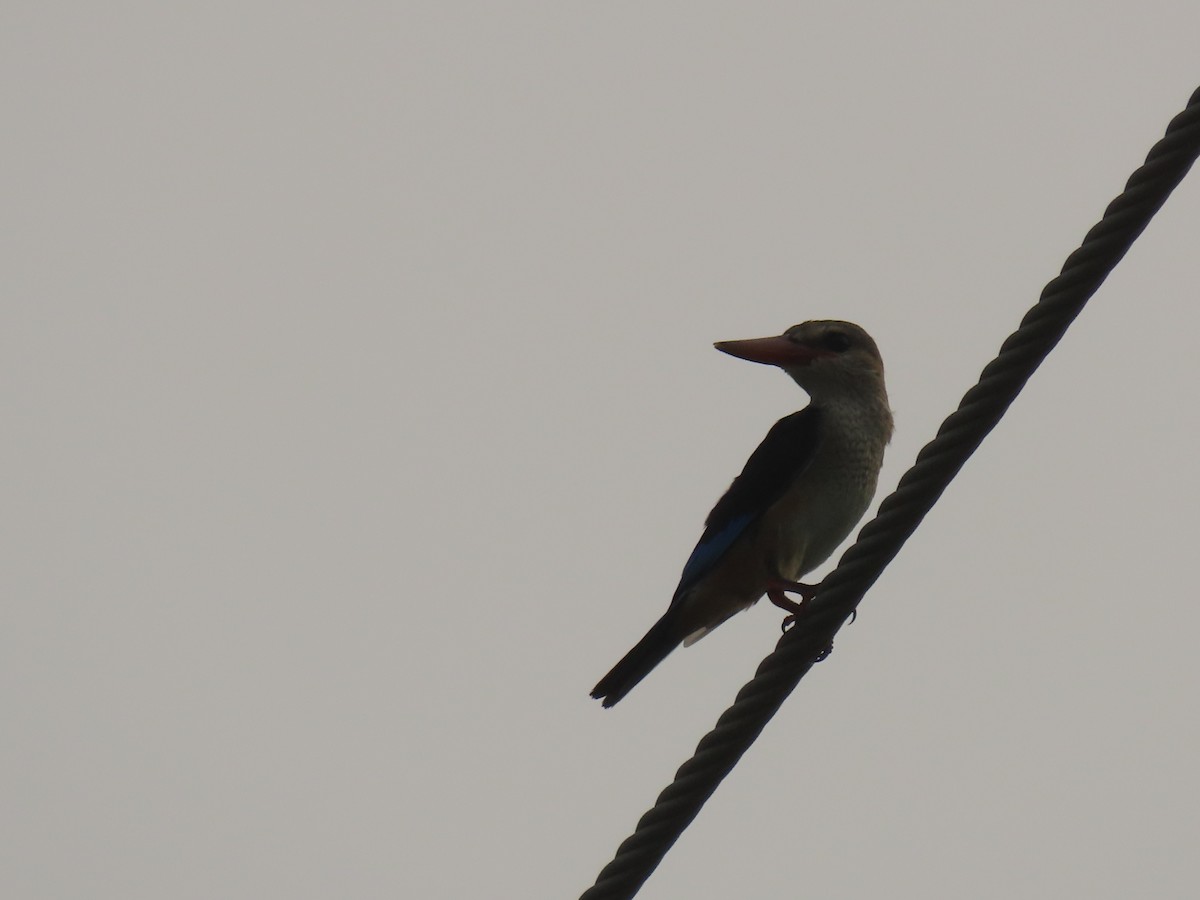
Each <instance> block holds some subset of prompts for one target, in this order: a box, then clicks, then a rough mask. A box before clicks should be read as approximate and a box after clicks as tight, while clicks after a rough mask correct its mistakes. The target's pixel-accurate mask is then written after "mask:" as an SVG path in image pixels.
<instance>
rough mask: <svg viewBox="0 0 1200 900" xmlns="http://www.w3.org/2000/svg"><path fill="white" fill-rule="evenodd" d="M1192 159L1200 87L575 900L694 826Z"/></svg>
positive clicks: (615, 887)
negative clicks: (798, 616) (797, 617)
mask: <svg viewBox="0 0 1200 900" xmlns="http://www.w3.org/2000/svg"><path fill="white" fill-rule="evenodd" d="M1197 155H1200V88H1198V89H1197V90H1196V91H1195V93H1193V94H1192V96H1191V99H1190V100H1189V101H1188V105H1187V108H1186V109H1184V111H1183V112H1181V113H1180V114H1179V115H1177V116H1176V117H1175V118H1174V119H1172V120H1171V124H1170V125H1169V126H1168V127H1167V131H1166V135H1165V136H1164V137H1163V139H1162V140H1160V141H1159V142H1158V143H1157V144H1155V145H1154V147H1153V149H1151V151H1150V153H1149V154H1148V155H1147V157H1146V162H1145V164H1144V165H1143V166H1141V168H1139V169H1138V170H1137V171H1136V172H1134V173H1133V175H1132V176H1131V177H1130V179H1129V181H1128V183H1127V184H1126V185H1125V190H1124V192H1123V193H1121V195H1120V196H1118V197H1117V198H1116V199H1115V200H1113V202H1112V203H1110V204H1109V205H1108V208H1107V209H1106V210H1105V211H1104V216H1103V218H1102V219H1101V220H1100V222H1099V223H1097V224H1096V225H1095V226H1094V227H1093V228H1092V229H1091V231H1089V232H1088V233H1087V236H1086V237H1085V238H1084V239H1083V243H1082V244H1081V245H1080V246H1079V248H1078V249H1077V250H1075V252H1074V253H1072V254H1071V255H1070V256H1069V257H1067V261H1066V263H1065V264H1064V265H1063V269H1062V273H1061V274H1060V275H1059V276H1058V277H1057V278H1055V279H1054V280H1053V281H1051V282H1050V283H1049V284H1047V285H1046V287H1045V288H1044V289H1043V291H1042V295H1041V297H1040V298H1039V300H1038V302H1037V304H1036V305H1034V307H1033V308H1032V309H1031V310H1029V312H1028V313H1026V314H1025V317H1024V318H1023V319H1022V320H1021V325H1020V327H1019V328H1018V329H1017V330H1016V331H1015V332H1013V333H1012V334H1011V335H1010V336H1009V337H1008V339H1007V340H1006V341H1005V342H1004V343H1003V345H1001V348H1000V353H999V355H997V356H996V358H995V359H993V360H992V361H991V362H990V363H988V365H987V366H986V367H985V368H984V370H983V372H982V374H981V375H980V377H979V382H978V383H977V384H976V385H975V386H974V387H972V388H971V389H970V390H969V391H967V393H966V394H965V395H964V396H963V399H962V401H961V402H960V403H959V406H958V409H957V410H955V411H954V412H953V413H952V414H951V415H950V416H949V417H948V418H947V419H946V421H945V422H943V423H942V426H941V428H939V429H938V433H937V436H936V437H935V438H934V439H933V440H932V441H931V442H930V443H928V444H926V445H925V447H924V448H923V449H922V450H921V452H920V453H919V454H918V455H917V460H916V462H915V463H914V464H913V466H912V468H911V469H909V470H908V472H906V473H905V475H904V477H903V478H901V479H900V483H899V485H898V486H897V488H896V490H895V491H894V492H893V493H892V494H891V496H889V497H888V498H887V499H886V500H884V501H883V503H882V504H881V505H880V507H879V513H878V515H876V516H875V518H874V519H873V520H872V521H870V522H869V523H867V525H866V526H865V527H864V528H863V529H862V531H861V532H860V533H859V536H858V540H857V541H856V542H855V543H854V545H853V546H852V547H850V549H848V550H847V551H846V552H845V554H843V556H842V558H841V559H840V560H839V562H838V566H837V568H836V569H835V570H834V571H833V572H831V573H830V574H829V575H828V577H826V578H825V580H824V581H823V582H822V583H821V590H820V593H819V594H818V596H817V597H816V598H815V599H814V600H813V603H812V609H811V610H810V611H809V613H808V614H806V616H805V618H804V621H803V626H802V627H795V628H793V629H791V630H790V631H789V632H787V633H786V634H784V636H783V637H782V638H780V640H779V643H778V644H777V645H776V647H775V650H774V652H772V653H771V655H770V656H768V657H767V658H766V659H764V660H763V661H762V663H761V664H760V665H759V667H758V671H757V672H756V673H755V675H754V678H753V679H752V680H751V681H750V682H749V683H748V684H747V685H746V686H745V687H743V688H742V689H741V691H739V692H738V695H737V699H736V700H735V701H734V703H733V705H732V706H731V707H730V708H729V709H727V710H726V711H725V712H724V713H723V714H722V716H721V718H720V719H719V720H718V721H717V724H716V726H715V727H714V728H713V730H712V731H710V732H709V733H708V734H706V735H705V736H704V737H703V738H702V739H701V741H700V743H699V745H698V746H697V747H696V753H695V755H693V756H692V758H691V759H689V760H688V761H687V762H685V763H684V764H683V765H682V766H681V767H680V769H679V771H678V772H677V773H676V775H675V780H674V782H672V783H671V784H670V785H669V786H668V787H667V788H666V789H665V790H664V791H663V792H662V793H661V794H660V795H659V797H658V800H657V802H656V803H655V805H654V807H653V808H652V809H651V810H650V811H649V812H647V813H646V814H645V815H644V816H642V818H641V820H640V821H639V822H638V825H637V829H636V830H635V831H634V833H633V834H632V835H631V836H630V837H629V838H627V839H626V840H625V841H624V842H623V843H622V844H621V846H620V847H619V848H618V849H617V854H616V856H615V857H614V858H613V860H612V862H610V863H609V864H608V865H607V866H605V867H604V869H603V870H601V872H600V875H599V876H598V877H597V879H596V883H595V884H594V885H593V886H592V887H590V888H589V889H588V890H586V891H584V893H583V894H582V896H581V897H580V900H623V898H629V897H632V896H633V895H634V894H636V893H637V892H638V890H639V889H640V888H641V886H642V884H643V883H644V882H645V881H646V879H647V878H649V877H650V874H651V873H652V872H653V871H654V870H655V869H656V868H657V867H658V864H659V863H660V862H661V861H662V858H663V857H664V856H665V855H666V853H667V851H668V850H670V848H671V846H672V845H673V844H674V843H675V841H676V840H678V838H679V836H680V835H681V834H682V833H683V830H684V829H685V828H687V826H688V825H689V824H690V823H691V821H692V819H694V818H695V817H696V815H697V813H699V812H700V809H701V807H702V806H703V805H704V803H705V801H706V800H708V798H709V797H710V796H711V795H712V793H713V792H714V791H715V790H716V789H717V785H719V784H720V783H721V781H722V780H723V779H724V778H725V776H726V775H727V774H729V772H730V771H731V770H732V769H733V767H734V766H735V765H736V764H737V762H738V760H739V759H741V757H742V754H743V753H745V752H746V750H747V749H749V747H750V745H751V744H753V743H754V740H755V738H757V737H758V735H759V732H761V731H762V730H763V728H764V727H766V724H767V722H769V721H770V719H771V717H772V716H773V715H775V712H776V710H778V709H779V707H780V705H781V704H782V703H783V701H784V700H785V699H786V698H787V696H788V695H789V694H790V693H791V692H792V690H793V689H794V688H795V687H796V685H797V684H798V683H799V681H800V679H801V678H803V677H804V675H805V673H807V672H808V670H809V669H811V668H812V666H813V664H814V663H816V662H818V661H819V660H820V659H822V658H823V657H824V656H825V655H826V654H827V653H828V652H829V648H830V647H831V646H832V643H833V637H834V635H835V634H836V633H837V632H838V630H839V629H840V628H841V627H842V625H843V624H844V623H845V622H846V620H847V619H848V618H850V616H851V615H852V614H853V613H854V611H855V609H856V608H857V607H858V603H859V601H860V600H861V599H862V597H863V594H865V593H866V592H867V590H868V589H869V588H870V587H871V585H873V584H874V583H875V581H876V580H877V579H878V578H879V576H880V574H882V572H883V570H884V568H885V567H886V566H887V564H888V563H890V562H891V561H892V559H893V558H894V557H895V556H896V554H897V553H899V552H900V548H901V547H902V546H904V543H905V541H907V540H908V538H909V537H910V536H911V535H912V533H913V532H914V531H915V530H916V528H917V526H918V525H919V524H920V523H921V520H922V519H923V518H924V517H925V514H926V513H928V512H929V510H930V509H932V508H933V505H934V503H936V502H937V500H938V498H939V497H941V495H942V492H943V491H945V489H946V487H947V486H948V485H949V484H950V481H951V480H952V479H953V478H954V476H955V475H956V474H957V473H958V470H959V469H961V468H962V466H963V464H964V463H965V462H966V461H967V459H968V458H969V457H970V456H971V454H972V453H974V452H975V448H976V447H978V446H979V444H980V443H982V441H983V439H984V438H985V437H986V436H987V434H988V432H990V431H991V430H992V429H993V428H994V427H995V426H996V423H997V422H999V421H1000V418H1001V416H1003V415H1004V413H1005V411H1006V410H1007V409H1008V407H1009V405H1010V404H1011V403H1012V402H1013V400H1015V399H1016V397H1017V394H1019V393H1020V392H1021V389H1022V388H1023V387H1024V386H1025V382H1026V381H1028V380H1029V377H1030V376H1031V375H1032V374H1033V373H1034V371H1036V369H1037V367H1038V366H1039V365H1041V363H1042V360H1044V359H1045V358H1046V356H1047V355H1049V353H1050V351H1051V350H1053V349H1054V346H1055V345H1056V344H1057V343H1058V342H1059V340H1060V339H1061V338H1062V336H1063V334H1064V333H1065V332H1066V330H1067V328H1068V326H1069V325H1070V324H1071V322H1073V321H1074V320H1075V317H1076V316H1077V315H1079V313H1080V311H1082V309H1083V307H1084V304H1086V303H1087V301H1088V300H1089V299H1091V296H1092V295H1093V294H1094V293H1095V292H1096V290H1097V289H1098V288H1099V287H1100V285H1101V284H1103V283H1104V280H1105V279H1106V278H1107V277H1108V275H1109V273H1110V272H1112V270H1113V269H1114V268H1115V267H1116V265H1117V263H1118V262H1120V261H1121V259H1122V257H1124V255H1125V253H1126V252H1127V251H1128V250H1129V248H1130V246H1132V244H1133V242H1134V241H1135V240H1136V239H1137V237H1138V235H1140V234H1141V233H1142V231H1143V230H1144V229H1145V227H1146V226H1147V225H1148V224H1149V223H1150V220H1151V219H1152V218H1153V217H1154V214H1155V213H1156V212H1158V210H1159V209H1160V208H1161V207H1162V205H1163V203H1165V202H1166V200H1167V197H1169V196H1170V194H1171V191H1173V190H1174V189H1175V187H1176V186H1177V185H1178V184H1179V182H1180V181H1182V180H1183V177H1184V176H1185V175H1186V174H1187V172H1188V169H1189V168H1191V165H1192V163H1193V162H1194V161H1195V159H1196V157H1197Z"/></svg>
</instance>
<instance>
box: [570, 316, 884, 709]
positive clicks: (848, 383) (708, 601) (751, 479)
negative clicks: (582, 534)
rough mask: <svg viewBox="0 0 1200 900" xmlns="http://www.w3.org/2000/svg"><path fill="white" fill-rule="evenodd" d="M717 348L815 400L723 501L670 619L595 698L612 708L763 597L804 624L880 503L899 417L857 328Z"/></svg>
mask: <svg viewBox="0 0 1200 900" xmlns="http://www.w3.org/2000/svg"><path fill="white" fill-rule="evenodd" d="M714 346H716V348H717V349H718V350H720V351H722V352H724V353H728V354H730V355H731V356H736V357H738V358H740V359H745V360H749V361H750V362H757V363H766V364H768V365H773V366H778V367H779V368H781V369H783V371H785V372H786V373H787V374H788V375H790V376H791V377H792V380H794V381H795V382H796V383H797V384H798V385H800V387H802V388H803V389H804V390H805V391H806V392H807V393H808V395H809V397H810V398H811V402H810V403H809V405H808V406H806V407H805V408H804V409H802V410H800V411H799V412H796V413H792V414H791V415H790V416H785V417H784V418H782V419H780V420H779V421H778V422H776V423H775V425H774V426H773V427H772V428H771V430H770V431H769V432H767V436H766V438H764V439H763V442H762V443H761V444H759V445H758V449H756V450H755V451H754V452H753V453H752V454H751V455H750V459H749V460H747V462H746V466H745V468H744V469H742V474H740V475H739V476H738V477H737V478H735V479H734V480H733V484H731V485H730V486H729V490H728V491H726V492H725V495H724V496H723V497H721V499H720V500H718V501H717V505H716V506H714V507H713V509H712V512H710V513H709V514H708V519H707V520H706V521H705V523H704V525H705V528H704V534H703V535H701V537H700V542H699V543H698V544H697V545H696V549H695V550H693V551H692V555H691V556H690V557H689V558H688V561H687V563H686V564H685V565H684V567H683V574H682V576H681V577H680V579H679V587H677V588H676V589H675V596H674V597H672V598H671V605H670V606H669V607H668V608H667V612H666V614H665V615H663V617H662V618H661V619H659V620H658V622H656V623H655V625H654V627H652V628H651V629H650V631H649V632H647V634H646V636H645V637H644V638H642V639H641V640H640V641H639V642H638V644H637V646H636V647H634V648H633V649H632V650H630V651H629V652H628V653H627V654H626V655H625V658H624V659H622V660H621V661H620V662H619V663H617V664H616V665H615V666H614V667H613V669H612V671H611V672H609V673H608V674H607V675H605V676H604V677H603V678H601V679H600V683H599V684H597V685H596V687H595V688H593V689H592V696H593V697H595V698H596V699H598V700H603V701H604V705H605V706H606V707H607V706H612V705H613V704H614V703H616V702H617V701H618V700H620V699H621V698H622V697H624V696H625V695H626V694H627V693H629V691H630V690H631V689H632V688H633V687H634V685H636V684H637V683H638V682H639V681H641V680H642V679H643V678H645V677H646V676H647V675H648V674H649V673H650V670H651V669H653V668H654V667H655V666H657V665H658V664H659V663H660V662H662V661H663V659H665V658H666V656H667V654H669V653H670V652H671V651H672V650H674V649H675V648H676V647H678V646H679V645H680V644H681V643H682V644H683V645H684V646H689V645H691V644H693V643H695V642H696V641H698V640H699V639H700V638H702V637H704V635H706V634H708V632H710V631H712V630H713V629H714V628H716V627H717V626H718V625H720V624H721V623H722V622H724V621H725V620H726V619H728V618H729V617H730V616H732V615H733V614H734V613H737V612H741V611H742V610H743V609H748V608H749V607H750V606H753V605H754V604H755V603H756V602H757V601H758V600H759V598H760V597H762V596H763V594H766V595H767V597H768V598H770V600H771V602H772V603H774V604H775V605H777V606H779V607H781V608H782V609H785V610H787V611H788V612H789V613H790V615H789V617H788V619H786V620H785V626H786V624H787V622H788V621H789V620H790V621H792V622H794V621H795V620H796V616H797V615H798V614H799V613H800V612H801V605H800V604H799V603H796V602H795V601H793V600H791V599H790V598H788V597H787V593H788V592H791V593H796V594H799V595H800V596H801V598H803V599H804V600H809V599H811V598H812V596H813V594H814V593H815V588H814V587H812V586H809V585H805V584H800V583H799V579H800V578H801V577H802V576H803V575H804V574H805V573H807V572H810V571H812V570H813V569H814V568H816V567H817V566H819V565H820V564H821V563H823V562H824V561H825V560H826V559H828V558H829V555H830V554H831V553H833V551H834V550H835V549H836V548H837V546H838V544H840V543H841V542H842V541H843V540H844V539H845V537H846V535H848V534H849V533H850V531H851V529H853V528H854V526H855V524H857V522H858V520H859V519H860V518H862V515H863V513H865V512H866V511H867V507H868V506H869V505H870V503H871V498H872V497H873V496H874V495H875V485H876V483H877V481H878V479H879V468H880V466H881V465H882V464H883V449H884V447H885V446H886V444H887V443H888V441H889V440H890V439H891V436H892V411H891V409H890V408H889V407H888V398H887V390H886V389H885V388H884V384H883V360H882V359H881V358H880V356H879V349H878V348H877V347H876V346H875V342H874V341H873V340H872V339H871V336H870V335H869V334H867V333H866V332H865V331H863V330H862V329H861V328H860V327H858V326H857V325H853V324H851V323H850V322H837V321H816V322H805V323H803V324H801V325H795V326H793V327H791V328H789V329H788V330H787V331H785V332H784V333H783V334H781V335H780V336H778V337H768V338H756V339H753V340H745V341H722V342H720V343H718V344H715V345H714Z"/></svg>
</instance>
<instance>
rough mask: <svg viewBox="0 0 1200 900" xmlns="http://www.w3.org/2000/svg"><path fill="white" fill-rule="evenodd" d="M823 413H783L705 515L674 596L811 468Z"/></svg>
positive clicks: (700, 575)
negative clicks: (697, 540)
mask: <svg viewBox="0 0 1200 900" xmlns="http://www.w3.org/2000/svg"><path fill="white" fill-rule="evenodd" d="M820 418H821V414H820V412H819V411H818V410H816V409H814V408H813V407H812V406H808V407H805V408H804V409H802V410H800V412H797V413H792V414H791V415H790V416H784V417H783V418H782V419H780V420H779V421H778V422H776V423H775V424H774V425H773V426H772V427H771V430H770V431H769V432H767V436H766V437H765V438H764V439H763V442H762V443H761V444H759V445H758V448H757V449H756V450H755V451H754V452H753V453H752V454H750V458H749V459H748V460H746V466H745V468H744V469H742V473H741V474H740V475H739V476H738V477H737V478H735V479H734V480H733V484H731V485H730V486H729V490H727V491H726V492H725V495H724V496H723V497H721V499H720V500H718V501H717V505H716V506H714V507H713V509H712V512H710V513H709V514H708V519H707V520H705V523H704V525H705V528H704V534H703V535H701V537H700V543H698V544H696V549H694V550H693V551H692V555H691V556H689V557H688V561H687V563H686V564H685V565H684V567H683V574H682V575H681V576H680V578H679V587H677V588H676V589H675V598H674V599H673V600H672V604H673V603H674V602H675V600H678V599H679V598H680V597H681V596H682V595H683V593H684V592H685V591H686V590H687V589H688V588H690V587H692V585H694V584H695V583H696V582H697V581H699V580H700V579H701V578H703V577H704V576H705V574H706V573H708V572H709V571H711V570H712V568H713V567H714V566H716V565H717V563H719V562H720V561H721V558H722V557H723V556H724V555H725V554H726V553H727V552H728V551H729V548H730V547H732V546H733V545H734V543H735V542H736V541H737V539H738V538H740V537H741V536H742V535H744V534H745V533H746V531H747V529H749V528H750V527H751V526H752V525H753V524H754V522H755V521H757V519H758V517H759V516H761V515H762V514H763V513H764V512H765V511H766V510H767V508H768V507H769V506H770V505H771V504H772V503H774V502H775V501H776V500H778V499H779V498H780V497H782V496H783V495H784V493H785V492H786V491H787V489H788V487H789V486H790V485H791V484H792V482H793V481H795V479H796V478H798V477H799V476H800V474H801V473H802V472H803V471H804V470H805V469H806V468H808V464H809V463H810V462H811V461H812V457H813V453H814V452H815V451H816V448H817V440H818V435H819V433H820Z"/></svg>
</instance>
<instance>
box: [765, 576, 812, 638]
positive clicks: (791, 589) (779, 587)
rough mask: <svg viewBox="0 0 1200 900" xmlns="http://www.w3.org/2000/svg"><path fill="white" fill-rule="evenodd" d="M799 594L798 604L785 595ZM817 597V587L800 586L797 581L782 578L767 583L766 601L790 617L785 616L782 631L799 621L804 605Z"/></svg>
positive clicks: (804, 608)
mask: <svg viewBox="0 0 1200 900" xmlns="http://www.w3.org/2000/svg"><path fill="white" fill-rule="evenodd" d="M788 593H792V594H799V595H800V602H799V603H797V602H796V601H795V600H792V599H790V598H789V597H788V596H787V594H788ZM816 595H817V586H816V585H813V584H801V583H800V582H798V581H784V580H783V579H782V578H776V579H773V580H772V581H769V582H767V599H768V600H770V601H771V602H772V603H774V604H775V605H776V606H778V607H779V608H780V609H783V610H786V611H787V612H789V613H791V615H788V616H785V617H784V620H783V624H782V628H783V630H784V631H787V630H788V629H789V628H791V627H792V626H793V625H795V624H796V623H797V622H798V621H799V620H800V616H801V615H803V614H804V613H805V612H806V610H807V607H806V606H805V605H804V604H806V603H808V602H809V601H810V600H812V598H813V597H815V596H816Z"/></svg>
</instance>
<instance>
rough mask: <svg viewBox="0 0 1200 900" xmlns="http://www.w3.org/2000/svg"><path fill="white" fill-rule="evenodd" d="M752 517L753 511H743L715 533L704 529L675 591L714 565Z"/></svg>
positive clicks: (690, 584) (684, 587) (677, 591)
mask: <svg viewBox="0 0 1200 900" xmlns="http://www.w3.org/2000/svg"><path fill="white" fill-rule="evenodd" d="M754 518H755V516H754V514H753V513H744V514H742V515H740V516H738V517H737V518H734V519H730V520H729V521H728V522H726V523H725V524H724V525H723V526H722V527H721V529H720V530H719V531H717V532H716V533H715V534H711V535H710V534H709V533H708V531H705V533H704V536H703V537H701V538H700V543H698V544H697V545H696V548H695V549H694V550H693V551H692V555H691V556H689V557H688V561H687V562H686V563H684V566H683V574H682V575H681V576H680V577H679V587H677V588H676V589H675V593H676V594H679V593H680V592H681V591H686V590H687V589H688V588H690V587H691V586H692V585H693V584H695V583H696V582H697V581H699V580H700V578H701V577H702V576H703V575H704V573H705V572H707V571H708V570H709V569H711V568H712V567H713V566H715V565H716V564H717V561H718V560H719V559H720V558H721V557H722V556H724V555H725V551H727V550H728V549H729V548H730V547H732V546H733V542H734V541H736V540H737V539H738V538H739V537H741V536H742V532H744V531H745V530H746V526H748V525H749V524H750V523H751V522H753V521H754Z"/></svg>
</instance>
